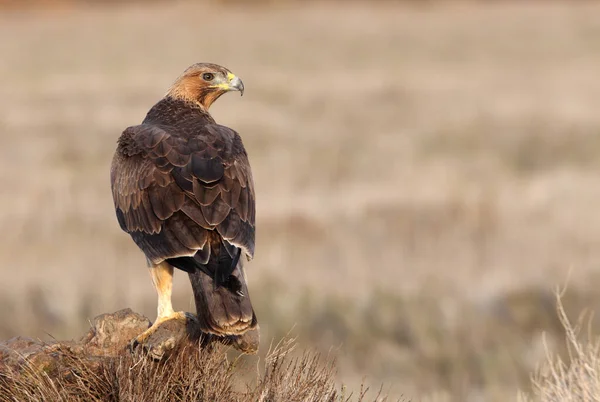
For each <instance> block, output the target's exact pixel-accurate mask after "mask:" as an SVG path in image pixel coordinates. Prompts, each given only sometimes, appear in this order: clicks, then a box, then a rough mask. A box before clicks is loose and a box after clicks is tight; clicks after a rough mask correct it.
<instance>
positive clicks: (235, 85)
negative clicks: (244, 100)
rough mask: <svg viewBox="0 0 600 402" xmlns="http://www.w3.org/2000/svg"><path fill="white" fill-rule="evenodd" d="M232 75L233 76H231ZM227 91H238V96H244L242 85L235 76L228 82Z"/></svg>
mask: <svg viewBox="0 0 600 402" xmlns="http://www.w3.org/2000/svg"><path fill="white" fill-rule="evenodd" d="M232 75H233V74H232ZM229 90H230V91H240V95H241V96H243V95H244V83H243V82H242V80H240V78H239V77H236V76H235V75H234V76H233V77H232V78H231V79H230V80H229Z"/></svg>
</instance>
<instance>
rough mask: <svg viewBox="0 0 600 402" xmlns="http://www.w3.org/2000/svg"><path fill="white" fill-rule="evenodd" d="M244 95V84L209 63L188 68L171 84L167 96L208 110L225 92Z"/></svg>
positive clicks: (227, 71)
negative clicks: (193, 103) (197, 104)
mask: <svg viewBox="0 0 600 402" xmlns="http://www.w3.org/2000/svg"><path fill="white" fill-rule="evenodd" d="M229 91H239V92H240V93H241V94H242V95H243V94H244V84H243V83H242V80H240V79H239V78H238V77H236V76H235V75H234V74H233V73H232V72H231V71H229V70H228V69H226V68H225V67H221V66H219V65H216V64H210V63H197V64H194V65H192V66H190V67H188V68H187V69H186V70H185V71H184V72H183V74H181V76H179V78H177V80H175V82H174V83H173V85H172V86H171V88H170V89H169V92H167V96H170V97H172V98H176V99H182V100H186V101H192V102H196V103H199V104H200V105H202V106H203V107H204V109H206V110H208V108H209V107H210V105H212V104H213V102H214V101H216V100H217V99H218V98H219V96H221V95H223V94H224V93H225V92H229Z"/></svg>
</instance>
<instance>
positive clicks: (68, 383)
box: [0, 340, 385, 402]
mask: <svg viewBox="0 0 600 402" xmlns="http://www.w3.org/2000/svg"><path fill="white" fill-rule="evenodd" d="M292 349H293V341H291V340H286V341H284V342H282V343H281V344H280V345H277V347H276V348H275V349H274V350H273V351H271V352H269V353H267V355H266V356H267V357H266V363H265V369H264V371H263V372H262V373H260V374H259V373H256V374H259V376H258V378H257V379H256V381H254V383H253V384H249V385H248V386H247V387H246V389H243V390H242V389H239V388H240V386H239V384H238V382H236V376H237V375H238V374H239V371H240V370H241V369H240V368H238V367H236V364H237V363H239V361H233V362H230V361H227V360H224V358H223V357H224V354H223V351H222V350H221V348H214V349H211V350H209V349H198V348H194V347H187V348H184V349H182V350H180V351H179V352H178V353H177V354H174V355H172V356H170V358H169V359H168V360H167V361H165V362H164V363H156V362H153V361H152V360H150V359H148V358H147V357H145V356H143V355H141V354H139V353H138V354H134V355H127V356H124V357H117V358H112V359H104V360H101V361H100V363H97V362H94V361H90V360H86V359H83V358H81V357H80V356H77V355H73V354H72V353H70V352H69V351H68V350H64V351H61V352H59V353H62V354H63V355H64V356H63V358H62V359H63V361H65V363H64V364H65V367H68V369H65V370H63V371H61V372H59V373H58V374H54V373H52V374H49V373H47V372H46V371H43V370H36V369H35V367H33V366H27V367H26V368H25V369H23V371H24V372H23V373H22V374H17V373H13V372H10V371H1V372H0V401H2V402H9V401H11V402H14V401H23V402H25V401H28V402H45V401H53V402H76V401H85V402H90V401H98V402H137V401H145V402H164V401H182V402H183V401H212V402H221V401H222V402H233V401H257V402H267V401H273V402H274V401H290V402H321V401H323V402H338V401H339V402H350V401H366V400H367V399H366V392H362V393H360V394H357V395H354V396H353V395H345V393H344V391H343V389H342V390H338V389H337V385H336V383H335V377H334V375H335V371H334V367H333V363H331V364H329V365H324V364H323V363H322V362H321V360H320V359H319V356H318V355H316V354H314V353H305V354H304V355H303V356H301V357H299V358H291V357H290V356H288V355H289V353H290V352H291V350H292ZM242 369H243V368H242ZM246 370H248V368H246ZM365 391H366V390H365ZM370 400H375V401H378V402H379V401H384V400H385V399H384V398H383V397H381V398H380V397H379V396H376V397H375V399H370Z"/></svg>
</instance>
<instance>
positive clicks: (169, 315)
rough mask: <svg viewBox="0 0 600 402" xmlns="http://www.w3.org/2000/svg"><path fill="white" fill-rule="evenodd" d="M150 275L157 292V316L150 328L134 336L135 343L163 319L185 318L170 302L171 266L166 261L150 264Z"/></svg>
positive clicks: (140, 340) (153, 329)
mask: <svg viewBox="0 0 600 402" xmlns="http://www.w3.org/2000/svg"><path fill="white" fill-rule="evenodd" d="M150 275H151V276H152V283H154V287H155V288H156V293H158V308H157V317H156V320H155V321H154V323H153V324H152V326H151V327H150V328H148V329H147V330H146V331H144V332H143V333H142V334H140V335H139V336H138V337H137V338H135V342H137V343H144V341H145V340H147V339H148V337H149V336H150V335H152V334H153V333H154V332H155V331H156V330H157V329H158V326H159V325H160V324H161V323H163V322H165V321H168V320H172V319H186V316H185V313H184V312H182V311H178V312H175V311H173V304H172V303H171V293H172V289H173V267H172V266H171V265H169V264H168V263H166V262H161V263H160V264H156V265H155V264H152V265H151V266H150Z"/></svg>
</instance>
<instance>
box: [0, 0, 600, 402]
mask: <svg viewBox="0 0 600 402" xmlns="http://www.w3.org/2000/svg"><path fill="white" fill-rule="evenodd" d="M174 4H175V5H172V6H167V5H161V4H152V5H146V6H143V5H142V4H138V5H131V6H126V7H125V6H121V7H115V6H110V7H100V6H95V7H92V6H88V7H85V8H81V7H72V8H68V9H60V10H54V11H52V10H50V11H49V10H46V11H44V12H39V11H37V12H36V11H0V54H1V57H0V88H1V89H0V91H2V92H1V95H2V96H1V97H0V171H1V173H0V188H1V189H2V191H0V227H1V228H2V235H3V238H2V239H3V241H2V242H0V256H1V257H2V259H3V263H2V265H1V266H0V272H1V273H2V278H3V280H2V281H1V283H0V290H1V294H0V303H1V305H2V310H1V314H2V315H1V317H0V319H1V324H0V337H2V338H6V337H10V336H13V335H16V334H21V335H30V336H42V337H43V336H47V335H45V334H47V333H49V334H51V335H52V336H56V337H68V336H75V335H77V334H79V333H81V332H82V330H83V329H84V328H86V327H87V325H88V324H87V320H88V319H91V318H92V317H93V316H95V315H97V314H100V313H103V312H109V311H114V310H116V309H119V308H123V307H131V308H133V309H135V310H138V311H141V312H143V313H145V314H147V315H148V316H150V317H154V314H155V311H154V309H155V307H156V301H155V295H154V291H153V288H152V285H151V282H150V279H149V275H148V273H147V272H146V268H145V260H144V258H143V256H142V254H141V253H140V252H139V251H138V249H137V248H136V246H135V245H134V244H133V242H132V241H131V240H130V238H129V237H128V236H127V235H125V234H124V233H122V232H121V231H120V229H119V227H118V224H117V222H116V219H115V217H114V211H113V206H112V199H111V194H110V184H109V176H108V174H109V165H110V162H111V158H112V153H113V152H114V149H115V146H116V144H115V142H116V139H117V137H118V136H119V134H120V132H121V131H122V129H123V128H125V127H126V126H128V125H133V124H137V123H138V122H139V121H141V120H142V119H143V117H144V115H145V112H146V111H147V110H148V108H149V107H150V106H152V104H154V102H156V101H157V100H158V99H159V98H160V97H162V95H163V94H164V92H165V91H166V89H167V88H168V86H169V85H170V84H171V82H172V81H173V79H174V78H175V77H176V76H177V75H178V74H179V73H180V72H181V71H182V70H183V69H184V68H185V67H187V66H188V65H190V64H192V63H194V62H197V61H211V62H216V63H219V64H222V65H224V66H227V67H228V68H230V69H231V70H232V71H234V72H235V73H236V74H237V75H239V76H240V77H242V79H243V80H244V83H245V85H246V88H247V89H246V93H245V95H244V97H243V98H239V97H237V96H231V95H230V96H225V97H223V98H222V99H221V100H219V102H217V103H216V105H215V106H214V107H213V109H212V111H213V115H214V116H215V118H216V119H217V121H218V122H220V123H221V124H225V125H227V126H230V127H232V128H234V129H236V130H237V131H238V132H239V133H240V134H241V135H242V137H243V139H244V142H245V144H246V147H247V149H248V152H249V154H250V160H251V163H252V167H253V172H254V179H255V182H256V189H257V199H258V201H257V219H258V232H257V233H258V234H257V235H258V238H257V252H256V258H255V260H254V261H252V262H251V263H250V264H249V265H248V269H247V272H248V275H249V277H250V288H251V294H252V299H253V302H254V304H255V305H256V309H257V314H258V317H259V320H260V323H261V328H262V330H263V340H264V346H263V347H264V348H266V347H268V344H269V342H270V340H271V339H272V338H273V337H276V338H277V337H281V336H282V335H284V334H285V333H287V332H288V331H289V330H290V329H291V328H292V327H293V326H294V325H295V326H294V329H293V331H292V334H297V335H298V336H299V338H300V344H301V345H303V346H316V347H317V348H319V349H322V350H323V351H325V352H327V351H328V350H329V349H331V348H334V349H335V350H336V353H337V354H338V355H339V360H340V374H339V376H340V381H344V382H345V383H348V384H350V385H353V384H360V382H361V380H362V378H363V377H365V376H366V381H367V382H368V383H371V384H373V386H374V388H378V385H379V384H380V383H381V382H384V383H385V384H386V387H388V388H389V387H391V390H390V393H391V394H392V395H400V394H404V395H405V396H406V397H407V398H414V400H421V399H420V398H423V400H435V401H446V400H448V401H450V400H452V401H506V400H512V399H513V398H514V397H515V395H516V392H517V389H518V388H519V387H521V388H523V389H527V387H528V383H529V373H530V372H531V371H532V370H533V369H534V368H535V367H536V365H537V364H538V363H539V362H540V361H542V359H543V358H544V352H543V348H542V347H541V333H542V331H549V333H550V338H549V339H550V340H551V343H552V339H555V340H556V342H557V343H558V342H561V341H560V339H562V336H561V335H558V334H559V332H561V326H560V323H559V322H558V320H557V319H556V318H555V316H556V314H555V312H554V300H553V297H552V295H551V289H552V287H553V286H555V285H557V284H563V283H564V282H565V280H566V278H567V272H568V271H569V269H571V280H570V287H569V293H568V294H567V296H566V297H565V299H564V300H563V301H564V303H565V307H566V309H567V312H568V313H570V314H577V313H578V312H579V311H580V310H581V309H582V308H584V307H591V308H594V307H595V305H596V304H597V303H598V302H599V301H600V297H599V295H598V294H597V292H595V290H596V288H597V287H598V284H599V283H600V277H599V276H598V272H599V268H600V266H599V264H598V261H600V247H599V246H600V214H599V213H598V212H597V211H598V205H599V204H598V200H599V199H600V174H599V173H598V172H599V170H598V169H599V168H600V158H598V155H599V153H600V135H599V130H600V114H599V113H598V105H600V80H599V79H598V71H600V19H599V18H597V16H598V15H600V14H599V13H600V4H597V3H593V2H586V3H581V4H578V5H577V6H573V5H569V3H563V4H561V3H531V4H529V3H528V4H521V3H502V4H488V5H483V4H479V5H474V4H469V5H467V4H463V3H459V4H443V5H437V6H433V5H419V4H416V5H410V4H409V5H406V4H405V5H395V4H394V3H377V4H370V5H369V4H358V3H344V4H343V5H342V4H341V3H331V4H319V3H315V4H312V3H311V4H310V5H304V6H300V5H297V6H296V7H271V8H264V7H258V8H257V7H243V6H235V7H234V6H228V7H224V6H223V7H221V6H217V5H214V6H211V7H208V6H207V5H201V4H197V5H196V4H188V3H185V2H177V3H174ZM177 281H178V282H177V283H176V285H177V286H176V292H175V293H176V297H175V307H177V308H182V309H186V310H193V299H192V296H191V291H190V289H189V284H188V280H187V276H185V275H179V277H178V279H177ZM555 335H556V336H555ZM386 390H387V388H386ZM427 398H429V399H427Z"/></svg>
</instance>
